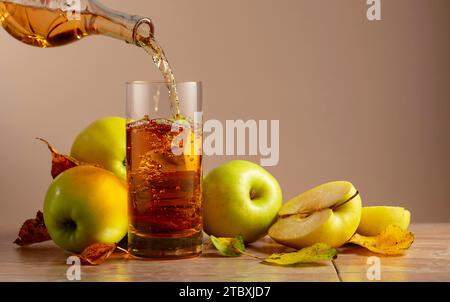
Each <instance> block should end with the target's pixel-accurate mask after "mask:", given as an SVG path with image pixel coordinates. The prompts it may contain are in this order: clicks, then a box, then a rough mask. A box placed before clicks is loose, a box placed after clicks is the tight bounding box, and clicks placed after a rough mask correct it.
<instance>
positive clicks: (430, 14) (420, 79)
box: [0, 0, 450, 228]
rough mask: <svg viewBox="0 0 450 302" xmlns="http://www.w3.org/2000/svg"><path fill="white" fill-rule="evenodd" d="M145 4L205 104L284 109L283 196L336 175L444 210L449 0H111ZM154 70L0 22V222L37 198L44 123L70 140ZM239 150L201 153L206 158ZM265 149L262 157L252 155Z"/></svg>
mask: <svg viewBox="0 0 450 302" xmlns="http://www.w3.org/2000/svg"><path fill="white" fill-rule="evenodd" d="M103 2H104V3H105V4H106V5H108V6H110V7H113V8H116V9H118V10H123V11H127V12H130V13H136V14H140V15H146V16H149V17H151V18H152V19H153V21H154V23H155V24H156V30H157V36H158V39H159V40H160V42H161V43H162V45H163V46H164V48H165V49H166V53H167V55H168V56H169V58H170V60H171V63H172V65H173V66H174V69H175V72H176V76H177V78H178V79H179V80H180V81H181V80H201V81H203V82H204V109H205V114H206V118H216V119H220V120H225V119H257V120H258V119H279V120H280V125H281V133H280V144H281V145H280V147H281V150H280V152H281V155H280V162H279V165H278V166H276V167H271V168H269V170H270V172H272V173H273V174H274V175H275V177H276V178H277V179H278V180H279V181H280V183H281V186H282V188H283V192H284V198H285V199H288V198H291V197H293V196H294V195H296V194H298V193H300V192H302V191H304V190H305V189H308V188H309V187H311V186H313V185H316V184H319V183H322V182H325V181H328V180H335V179H347V180H351V181H352V182H354V184H355V185H356V186H357V187H358V189H359V190H360V192H362V195H363V199H364V202H365V203H366V205H371V204H388V205H402V206H405V207H407V208H409V209H410V210H412V215H413V216H412V217H413V221H416V222H419V221H450V197H449V193H448V192H449V190H448V188H449V186H450V157H449V154H450V143H449V138H450V119H449V116H450V56H449V53H450V18H449V17H448V12H449V11H450V1H447V0H442V1H438V0H433V1H423V0H422V1H413V0H409V1H406V0H395V1H394V0H382V18H383V20H382V21H380V22H368V21H367V19H366V17H365V14H366V4H365V2H366V1H364V0H351V1H350V0H348V1H317V0H308V1H299V0H271V1H269V0H267V1H266V0H264V1H262V0H226V1H225V0H221V1H218V0H189V1H184V0H149V1H143V0H141V1H138V0H133V1H119V0H104V1H103ZM137 79H148V80H159V75H158V73H157V71H156V68H154V67H153V66H152V64H151V62H150V58H149V57H147V56H146V55H145V54H144V53H143V51H141V50H139V49H138V48H136V47H132V46H128V45H125V44H124V43H121V42H118V41H115V40H112V39H108V38H103V37H95V38H87V39H86V40H83V41H81V42H78V43H76V44H73V45H70V46H67V47H63V48H58V49H45V50H42V49H37V48H32V47H30V46H27V45H24V44H20V43H18V42H16V41H15V40H13V39H12V38H10V37H9V36H8V35H7V34H6V33H5V32H4V31H3V30H0V89H1V110H0V122H1V124H0V129H1V130H0V139H1V142H2V148H1V149H0V158H1V161H2V170H1V178H0V190H1V197H0V198H1V214H0V215H1V216H0V227H2V228H5V227H8V228H14V227H17V226H19V225H20V223H21V222H22V220H23V219H25V218H28V217H31V216H33V215H34V212H35V211H36V210H37V209H40V208H41V207H42V201H43V196H44V194H45V191H46V188H47V186H48V184H49V183H50V181H51V178H50V176H49V160H50V159H49V154H48V152H47V150H46V149H45V147H44V146H43V145H41V144H40V143H38V142H37V141H35V140H34V137H36V136H43V137H46V138H48V139H49V140H50V141H52V142H53V143H54V144H55V145H56V146H57V147H59V149H61V150H62V151H66V152H68V151H69V148H70V145H71V142H72V139H73V138H74V136H75V135H76V134H77V133H78V132H79V131H80V130H81V129H82V128H83V127H85V126H86V125H87V124H88V123H89V122H90V121H92V120H94V119H96V118H98V117H101V116H105V115H123V114H124V82H126V81H128V80H137ZM229 159H231V158H227V157H214V158H206V159H205V169H206V171H209V170H210V169H211V168H212V167H215V166H217V165H218V164H220V163H222V162H225V161H227V160H229ZM253 160H257V158H253Z"/></svg>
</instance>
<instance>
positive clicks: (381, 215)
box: [356, 206, 411, 236]
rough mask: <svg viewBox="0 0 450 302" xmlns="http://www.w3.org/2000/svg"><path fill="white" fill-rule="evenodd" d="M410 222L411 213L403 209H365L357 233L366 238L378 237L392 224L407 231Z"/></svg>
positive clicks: (380, 207) (378, 207) (387, 207)
mask: <svg viewBox="0 0 450 302" xmlns="http://www.w3.org/2000/svg"><path fill="white" fill-rule="evenodd" d="M410 220H411V213H410V212H409V211H408V210H406V209H404V208H402V207H389V206H377V207H364V208H362V211H361V222H360V223H359V226H358V230H357V231H356V232H357V233H358V234H361V235H364V236H376V235H378V234H380V233H381V232H382V231H383V230H384V229H386V228H387V227H388V226H389V225H392V224H394V225H397V226H399V227H401V228H402V229H404V230H407V229H408V227H409V223H410Z"/></svg>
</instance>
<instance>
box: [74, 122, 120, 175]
mask: <svg viewBox="0 0 450 302" xmlns="http://www.w3.org/2000/svg"><path fill="white" fill-rule="evenodd" d="M125 131H126V130H125V119H124V118H122V117H117V116H109V117H104V118H101V119H98V120H96V121H94V122H93V123H92V124H90V125H89V126H88V127H87V128H86V129H84V130H83V131H81V132H80V133H79V134H78V136H77V137H76V138H75V140H74V142H73V144H72V149H71V150H70V155H71V156H73V157H75V158H76V159H78V160H80V161H83V162H87V163H93V164H97V165H100V167H102V168H105V169H107V170H109V171H111V172H113V173H114V174H116V175H117V177H119V178H120V179H122V180H126V178H127V169H126V133H125Z"/></svg>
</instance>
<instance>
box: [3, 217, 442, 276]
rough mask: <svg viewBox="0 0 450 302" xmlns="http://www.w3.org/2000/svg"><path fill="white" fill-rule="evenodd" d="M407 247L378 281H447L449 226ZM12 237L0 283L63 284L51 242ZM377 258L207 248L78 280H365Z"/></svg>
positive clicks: (7, 238)
mask: <svg viewBox="0 0 450 302" xmlns="http://www.w3.org/2000/svg"><path fill="white" fill-rule="evenodd" d="M411 230H412V231H413V232H414V233H415V235H416V240H415V242H414V243H413V245H412V247H411V248H410V249H409V250H408V251H407V252H406V253H405V254H404V255H402V256H390V257H380V261H381V281H450V223H449V224H416V225H413V226H412V227H411ZM15 237H16V233H13V232H9V233H4V234H0V247H1V248H0V281H67V279H66V271H67V268H68V267H69V265H67V264H66V260H67V257H68V256H70V254H69V253H67V252H64V251H63V250H61V249H59V248H58V247H56V246H55V245H54V244H53V243H52V242H46V243H41V244H36V245H32V246H29V247H25V248H20V247H16V246H15V245H13V244H12V241H13V240H14V239H15ZM284 250H285V248H284V247H282V246H280V245H277V244H275V243H274V242H273V241H271V240H270V239H269V238H264V239H262V240H260V241H258V242H257V243H255V244H253V245H252V246H251V247H249V248H248V251H249V252H251V253H253V254H256V255H260V256H266V255H268V254H271V253H273V252H282V251H284ZM370 256H377V255H376V254H372V253H370V252H368V251H366V250H364V249H362V248H359V247H356V246H347V247H343V248H340V249H339V255H338V257H337V259H335V260H333V261H328V262H322V263H317V264H312V265H311V264H309V265H298V266H291V267H280V266H274V265H267V264H261V263H260V261H259V260H258V259H255V258H252V257H249V256H242V257H237V258H226V257H222V256H220V255H218V254H217V252H216V251H215V250H213V249H212V248H206V249H205V251H204V253H203V255H202V256H201V257H198V258H194V259H184V260H159V261H156V260H147V261H146V260H124V259H111V260H108V261H107V262H105V263H103V264H101V265H99V266H82V267H81V280H82V281H226V282H229V281H336V282H338V281H367V269H368V268H369V266H370V265H368V264H367V258H368V257H370Z"/></svg>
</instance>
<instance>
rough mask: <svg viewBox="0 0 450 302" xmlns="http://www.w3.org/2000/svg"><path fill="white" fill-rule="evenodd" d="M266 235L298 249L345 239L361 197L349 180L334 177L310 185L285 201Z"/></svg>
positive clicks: (356, 217)
mask: <svg viewBox="0 0 450 302" xmlns="http://www.w3.org/2000/svg"><path fill="white" fill-rule="evenodd" d="M278 216H279V217H278V220H277V222H276V223H275V224H274V225H273V226H272V227H271V228H270V229H269V236H270V237H271V238H272V239H273V240H275V241H277V242H279V243H281V244H284V245H287V246H291V247H294V248H297V249H300V248H303V247H307V246H311V245H313V244H315V243H319V242H323V243H327V244H328V245H330V246H332V247H339V246H341V245H343V244H344V243H346V242H347V241H348V240H349V239H350V237H351V236H352V235H353V234H354V233H355V231H356V229H357V227H358V225H359V222H360V218H361V197H360V196H359V193H358V191H357V190H356V188H355V187H354V186H353V185H352V183H350V182H348V181H333V182H329V183H325V184H322V185H320V186H317V187H315V188H312V189H310V190H308V191H306V192H304V193H302V194H300V195H299V196H297V197H294V198H293V199H291V200H289V201H288V202H286V203H285V204H284V205H283V207H282V208H281V210H280V211H279V212H278Z"/></svg>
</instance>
